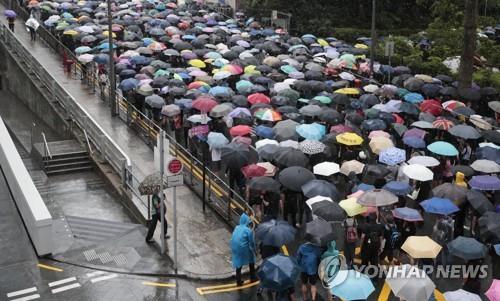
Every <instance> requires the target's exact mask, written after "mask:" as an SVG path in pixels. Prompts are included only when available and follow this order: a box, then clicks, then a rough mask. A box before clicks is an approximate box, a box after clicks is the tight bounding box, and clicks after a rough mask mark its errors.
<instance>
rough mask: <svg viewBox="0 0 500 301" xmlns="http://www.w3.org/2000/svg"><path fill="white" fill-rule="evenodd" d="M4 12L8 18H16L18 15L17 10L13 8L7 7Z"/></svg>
mask: <svg viewBox="0 0 500 301" xmlns="http://www.w3.org/2000/svg"><path fill="white" fill-rule="evenodd" d="M3 14H4V15H5V16H6V17H7V18H15V17H16V16H17V14H16V12H15V11H13V10H10V9H7V10H5V11H4V12H3Z"/></svg>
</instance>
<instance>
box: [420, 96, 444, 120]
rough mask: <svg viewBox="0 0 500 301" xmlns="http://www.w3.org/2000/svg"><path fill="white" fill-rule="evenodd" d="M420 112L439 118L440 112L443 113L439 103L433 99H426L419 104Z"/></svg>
mask: <svg viewBox="0 0 500 301" xmlns="http://www.w3.org/2000/svg"><path fill="white" fill-rule="evenodd" d="M420 111H422V112H427V113H430V114H432V115H434V116H439V115H441V112H443V107H442V106H441V103H440V102H439V101H437V100H435V99H427V100H424V102H422V103H421V104H420Z"/></svg>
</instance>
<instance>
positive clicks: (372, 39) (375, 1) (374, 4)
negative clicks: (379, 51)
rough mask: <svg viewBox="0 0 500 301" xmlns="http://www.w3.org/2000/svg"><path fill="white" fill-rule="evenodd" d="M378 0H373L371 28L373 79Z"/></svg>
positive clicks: (371, 74)
mask: <svg viewBox="0 0 500 301" xmlns="http://www.w3.org/2000/svg"><path fill="white" fill-rule="evenodd" d="M376 7H377V0H372V29H371V38H370V40H371V42H370V78H371V79H373V63H374V61H375V47H376V44H377V43H376V39H377V37H376V34H375V14H376V11H377V10H376Z"/></svg>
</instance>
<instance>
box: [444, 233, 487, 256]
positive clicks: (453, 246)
mask: <svg viewBox="0 0 500 301" xmlns="http://www.w3.org/2000/svg"><path fill="white" fill-rule="evenodd" d="M448 251H449V252H450V254H451V255H453V256H456V257H459V258H462V259H464V260H466V261H469V260H474V259H481V258H484V257H486V255H487V254H488V248H487V247H486V246H485V245H484V244H482V243H480V242H479V241H477V240H476V239H474V238H472V237H464V236H459V237H457V238H455V239H454V240H452V241H450V242H449V243H448Z"/></svg>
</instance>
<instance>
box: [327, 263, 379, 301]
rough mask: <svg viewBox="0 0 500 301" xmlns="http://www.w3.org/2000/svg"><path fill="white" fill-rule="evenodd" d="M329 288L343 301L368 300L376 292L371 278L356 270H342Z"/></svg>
mask: <svg viewBox="0 0 500 301" xmlns="http://www.w3.org/2000/svg"><path fill="white" fill-rule="evenodd" d="M329 286H330V289H331V293H332V294H333V295H335V296H337V297H339V298H340V299H342V300H368V297H369V296H370V295H371V294H372V293H373V292H374V291H375V287H374V286H373V283H372V281H371V280H370V278H368V276H366V275H365V274H361V273H360V272H358V271H355V270H340V271H339V272H338V273H337V275H336V276H335V278H334V279H333V280H332V282H331V283H330V284H329Z"/></svg>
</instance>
